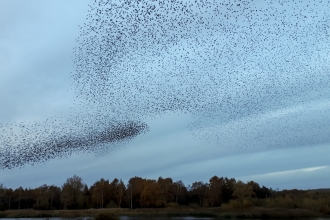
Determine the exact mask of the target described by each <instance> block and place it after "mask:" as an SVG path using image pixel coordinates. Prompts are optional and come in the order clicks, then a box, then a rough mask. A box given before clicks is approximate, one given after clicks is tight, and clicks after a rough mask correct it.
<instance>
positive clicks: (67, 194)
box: [61, 175, 84, 209]
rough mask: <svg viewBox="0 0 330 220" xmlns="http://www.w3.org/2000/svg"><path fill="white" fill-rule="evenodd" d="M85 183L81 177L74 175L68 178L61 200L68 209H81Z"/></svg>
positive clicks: (63, 187)
mask: <svg viewBox="0 0 330 220" xmlns="http://www.w3.org/2000/svg"><path fill="white" fill-rule="evenodd" d="M83 189H84V183H83V182H82V179H81V177H79V176H76V175H74V176H73V177H70V178H68V179H67V180H66V182H65V183H64V184H63V186H62V194H61V200H62V203H63V206H64V208H66V209H79V208H81V207H82V204H83V196H82V191H83Z"/></svg>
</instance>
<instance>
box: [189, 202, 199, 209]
mask: <svg viewBox="0 0 330 220" xmlns="http://www.w3.org/2000/svg"><path fill="white" fill-rule="evenodd" d="M189 207H190V208H192V209H198V208H200V206H199V205H198V204H197V203H190V204H189Z"/></svg>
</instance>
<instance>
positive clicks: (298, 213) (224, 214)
mask: <svg viewBox="0 0 330 220" xmlns="http://www.w3.org/2000/svg"><path fill="white" fill-rule="evenodd" d="M101 212H113V213H115V214H116V215H118V216H136V217H142V216H143V217H155V216H161V217H185V216H193V217H209V218H221V219H224V218H228V219H230V218H244V219H245V218H251V219H252V218H254V219H255V218H260V219H261V218H262V219H267V218H272V219H274V218H278V219H280V218H310V217H323V218H329V217H330V216H326V215H323V214H322V213H318V212H312V211H309V210H305V209H287V208H264V207H256V206H254V207H250V208H246V209H236V210H234V209H224V208H221V207H219V208H198V209H192V208H189V207H187V208H186V207H185V208H180V209H178V208H142V209H133V210H131V209H127V208H105V209H81V210H33V209H28V210H24V209H21V210H6V211H2V212H0V218H50V217H66V218H79V217H95V216H96V215H97V214H98V213H101Z"/></svg>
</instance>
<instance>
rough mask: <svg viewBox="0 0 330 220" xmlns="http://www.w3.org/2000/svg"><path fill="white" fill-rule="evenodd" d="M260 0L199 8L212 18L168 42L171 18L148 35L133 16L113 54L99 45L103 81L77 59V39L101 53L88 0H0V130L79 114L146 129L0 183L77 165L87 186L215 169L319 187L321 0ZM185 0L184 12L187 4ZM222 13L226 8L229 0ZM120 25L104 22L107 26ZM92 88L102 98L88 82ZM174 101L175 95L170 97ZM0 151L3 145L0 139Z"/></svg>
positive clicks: (323, 179) (324, 92)
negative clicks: (243, 8) (107, 59)
mask: <svg viewBox="0 0 330 220" xmlns="http://www.w3.org/2000/svg"><path fill="white" fill-rule="evenodd" d="M223 2H224V3H226V1H223ZM266 2H268V3H269V2H271V1H254V3H253V4H252V3H251V5H248V6H249V9H255V10H256V9H258V10H260V11H261V10H263V11H262V12H263V13H261V12H260V13H259V12H258V13H256V14H253V13H252V12H251V13H250V14H249V12H244V13H245V14H244V13H242V14H241V17H239V16H238V19H237V18H236V20H235V18H234V17H231V18H230V19H229V20H228V21H226V22H225V21H224V22H223V23H221V22H222V20H221V19H220V18H219V19H218V18H217V17H216V19H213V18H212V19H211V18H209V17H208V15H207V14H202V13H200V16H202V17H203V18H204V19H205V21H210V20H212V22H213V23H210V24H204V26H203V25H202V26H200V27H199V26H198V27H199V28H196V27H197V26H194V23H192V24H191V26H192V28H190V27H189V25H183V26H182V27H181V26H180V27H181V28H182V30H183V33H185V34H186V35H185V37H182V36H181V37H180V35H178V34H177V35H175V36H176V37H174V38H175V39H174V40H173V41H175V44H174V43H173V44H172V43H171V42H170V43H168V41H167V40H168V38H167V37H168V36H169V35H170V32H171V31H176V32H175V33H179V31H178V30H174V29H173V30H172V29H171V27H170V24H171V22H169V23H166V22H165V21H164V23H163V24H158V26H156V27H157V28H161V27H163V28H164V29H165V31H164V35H163V36H158V35H157V36H156V39H158V40H159V41H158V43H153V42H152V41H151V40H150V39H151V38H150V39H149V35H143V34H144V33H146V32H143V30H144V26H143V24H142V23H141V26H138V27H139V29H140V32H137V33H136V35H135V36H137V37H136V38H138V39H137V40H136V39H135V38H133V37H132V36H125V38H124V37H123V38H124V39H123V42H126V44H123V45H120V46H118V45H117V46H116V47H117V49H118V48H120V49H121V50H120V51H119V52H118V51H117V52H113V51H110V52H111V54H112V56H114V58H113V59H114V60H116V65H114V66H111V70H109V72H108V73H107V74H108V75H106V76H111V77H112V78H111V77H110V80H109V82H107V83H104V82H103V81H102V80H100V78H98V76H99V75H98V74H99V73H100V72H98V71H99V68H100V66H101V67H102V68H104V65H103V64H99V63H98V64H95V63H94V64H90V63H89V62H87V61H86V59H81V56H82V57H84V56H86V57H87V58H90V59H94V58H95V57H93V56H91V55H86V54H87V53H86V48H87V49H88V48H89V49H91V50H92V51H94V52H95V50H96V49H95V48H98V49H97V50H101V51H103V52H104V53H106V52H109V47H108V46H104V43H103V44H102V43H98V44H97V43H91V42H94V41H93V39H99V40H100V39H102V38H101V37H100V36H97V37H95V38H91V37H90V36H91V32H93V31H92V30H91V28H90V27H98V25H99V24H98V23H97V22H96V23H93V21H92V23H90V24H89V25H86V23H87V21H86V17H87V15H88V14H90V13H93V10H92V12H90V11H91V9H92V8H93V7H94V6H95V5H93V1H90V0H72V1H64V0H57V1H41V0H31V1H28V2H27V1H20V0H11V1H8V0H0V30H1V31H0V125H1V126H0V128H2V135H0V137H1V138H3V140H4V139H5V138H10V136H13V137H18V138H20V137H19V135H20V131H19V130H18V129H16V128H14V130H13V132H14V133H13V134H14V135H13V134H12V133H10V132H9V129H8V128H13V127H14V125H17V124H23V125H26V126H29V125H31V124H33V123H39V125H38V126H39V127H37V129H39V130H40V129H47V126H49V124H47V123H45V121H46V120H47V119H52V120H53V119H54V118H59V119H61V120H64V121H66V120H67V121H70V120H71V121H70V122H72V121H73V122H75V120H77V119H76V118H78V119H79V118H80V117H85V116H82V115H83V114H85V113H86V112H88V113H89V114H92V115H93V114H95V115H96V114H97V115H98V114H102V116H106V117H109V118H112V117H118V118H120V117H122V118H126V119H128V120H135V119H136V120H141V121H143V122H144V123H146V124H147V125H148V127H149V131H148V132H145V133H143V134H141V135H138V136H136V137H134V138H132V139H131V140H129V141H127V142H125V143H123V144H121V143H120V144H118V146H116V147H115V148H111V146H112V144H111V143H110V144H109V145H111V146H110V147H109V149H114V150H109V151H108V152H105V153H102V155H100V154H93V153H81V154H80V153H77V152H74V153H72V154H71V155H69V156H66V157H58V158H54V159H50V160H47V161H45V162H40V163H35V164H33V165H31V164H25V166H23V167H14V168H11V169H6V168H3V169H0V183H3V184H4V186H6V187H12V188H17V187H19V186H22V187H24V188H28V187H38V186H41V185H42V184H49V185H51V184H54V185H58V186H61V185H62V184H63V183H64V182H65V180H66V179H67V178H69V177H71V176H73V175H78V176H80V177H82V179H83V181H84V182H85V183H86V184H87V185H89V186H90V185H92V184H93V183H94V182H96V181H97V180H99V179H100V178H105V179H109V180H112V179H114V178H121V179H122V180H123V181H125V182H127V181H128V180H129V179H130V178H131V177H134V176H140V177H143V178H151V179H157V178H158V177H160V176H162V177H163V178H165V177H171V178H173V180H182V181H183V182H184V183H185V184H186V185H188V184H191V183H192V182H194V181H204V182H207V181H208V180H209V179H210V178H211V177H212V176H214V175H217V176H219V177H220V176H227V177H230V178H235V179H237V180H242V181H250V180H253V181H255V182H258V183H259V184H260V185H264V186H266V187H272V188H273V189H292V188H297V189H314V188H329V187H330V162H329V159H328V158H329V155H330V135H329V132H330V114H329V109H330V99H329V95H328V94H330V88H329V82H330V72H329V71H330V68H329V67H330V57H329V54H330V48H329V45H328V43H327V42H328V41H327V40H328V39H329V34H328V33H329V31H330V29H329V25H328V26H327V25H326V24H327V23H329V13H328V12H327V11H326V8H327V7H325V6H328V5H326V4H328V3H326V2H327V1H318V2H315V1H305V2H304V3H299V4H298V5H297V4H296V3H297V2H298V1H279V2H280V3H283V4H284V6H283V5H281V4H280V3H274V4H266ZM285 4H289V5H290V7H287V6H288V5H285ZM291 6H292V7H291ZM104 7H108V5H107V6H104ZM132 7H133V6H132ZM194 7H195V6H191V8H192V9H191V10H192V11H193V12H195V11H198V9H197V8H194ZM233 7H235V6H233ZM237 7H238V5H237ZM213 9H214V8H212V6H211V9H210V10H213ZM221 10H222V13H223V14H226V13H234V12H233V10H240V9H235V8H234V9H230V10H229V9H224V8H222V9H221ZM264 12H267V13H268V14H267V13H264ZM298 12H300V15H297V14H298ZM127 13H133V12H132V11H128V12H127ZM162 13H163V12H162ZM217 15H218V16H220V14H217ZM226 15H227V14H226ZM248 15H249V16H248ZM269 15H271V16H272V17H271V16H269ZM295 15H297V16H298V17H297V16H296V17H295ZM113 16H114V17H113V19H114V20H116V19H118V21H120V18H118V17H117V16H115V15H113ZM196 16H197V15H196ZM299 16H302V17H299ZM304 16H305V17H304ZM256 17H258V18H256ZM269 17H270V18H269ZM242 18H244V19H242ZM304 18H305V19H304ZM218 20H219V21H218ZM220 20H221V22H220ZM172 22H173V21H172ZM217 22H219V23H217ZM84 24H85V25H84ZM126 24H127V27H128V25H129V24H131V23H129V21H127V23H126ZM148 24H149V23H148V22H146V25H148ZM216 24H222V26H221V27H220V26H216ZM256 24H258V25H256ZM92 25H94V26H92ZM162 25H163V26H162ZM127 27H125V25H124V27H123V29H121V26H114V27H113V29H112V32H111V33H113V34H114V35H116V34H117V33H118V31H120V30H121V31H123V30H126V29H127ZM209 27H211V28H210V29H209ZM246 27H250V28H251V29H249V30H247V29H246ZM125 28H126V29H125ZM157 28H155V29H154V30H155V33H154V34H157V33H158V32H159V30H158V29H157ZM185 28H186V29H185ZM189 28H190V29H189ZM194 28H195V29H194ZM226 28H228V30H227V29H226ZM276 28H278V29H276ZM128 29H129V28H128ZM82 30H85V31H86V32H82ZM166 30H168V32H166ZM82 33H85V35H84V34H82ZM86 33H87V34H86ZM98 33H99V35H102V34H100V31H99V32H98ZM142 36H143V37H142ZM178 36H179V37H178ZM100 41H101V40H100ZM86 42H87V43H86ZM130 42H133V44H129V43H130ZM159 42H160V43H159ZM86 44H87V46H85V45H86ZM95 44H96V45H100V47H95V48H94V46H95ZM91 45H92V46H91ZM136 45H138V46H136ZM141 45H142V46H141ZM164 45H165V46H166V48H165V49H164V47H163V46H164ZM77 48H83V50H81V51H83V52H81V51H79V49H77ZM99 48H100V49H99ZM145 48H147V49H145ZM122 51H124V52H122ZM121 52H122V53H123V54H121ZM150 54H152V55H150ZM181 55H183V56H181ZM97 59H99V56H97ZM206 60H207V61H206ZM102 65H103V66H102ZM123 70H127V71H125V72H124V71H123ZM79 71H80V72H79ZM102 71H103V69H102ZM75 73H79V74H81V75H83V74H86V75H85V76H93V77H92V79H91V80H90V81H88V82H87V86H89V87H88V89H86V88H85V87H84V86H85V84H86V82H85V84H84V85H83V84H82V83H81V82H80V83H77V80H76V79H75V77H72V76H73V74H75ZM117 73H121V74H117ZM116 74H117V75H116ZM76 76H77V75H76ZM80 79H81V80H83V79H84V78H83V77H82V78H80ZM93 83H94V84H96V85H98V86H97V88H96V89H95V88H94V87H92V85H93ZM100 85H102V89H103V90H102V91H105V93H106V95H104V94H103V93H101V92H100V91H99V90H97V89H99V88H101V87H100ZM82 88H83V89H82ZM139 91H142V92H139ZM107 92H109V94H110V92H112V93H111V94H112V96H111V97H110V96H109V94H108V93H107ZM88 94H94V96H93V97H94V98H93V99H92V98H91V97H90V96H89V95H88ZM95 95H96V97H97V98H95ZM173 97H175V98H177V100H180V101H177V102H175V103H174V104H173V102H174V101H173V100H176V99H174V98H173ZM95 100H96V103H98V104H95ZM162 106H165V107H162ZM173 106H174V107H173ZM169 107H171V108H169ZM162 108H163V109H162ZM159 109H161V110H159ZM81 112H84V113H81ZM100 112H102V113H100ZM73 118H74V119H73ZM43 126H44V127H45V128H44V127H43ZM69 126H70V124H69ZM31 128H33V129H34V128H35V127H31ZM33 129H32V130H31V132H32V133H33V132H37V131H33ZM57 132H59V133H61V131H57ZM0 143H2V144H3V143H5V142H4V141H2V142H1V140H0ZM12 143H14V142H12ZM15 147H17V146H16V145H13V146H12V148H15ZM90 147H91V148H94V147H95V148H97V146H90ZM18 149H19V148H18ZM0 150H2V151H3V152H5V150H6V148H5V147H4V146H1V145H0ZM23 154H24V152H23Z"/></svg>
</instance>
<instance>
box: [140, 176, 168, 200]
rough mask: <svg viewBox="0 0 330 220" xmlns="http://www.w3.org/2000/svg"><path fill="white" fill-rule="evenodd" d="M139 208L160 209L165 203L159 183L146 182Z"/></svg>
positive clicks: (153, 181)
mask: <svg viewBox="0 0 330 220" xmlns="http://www.w3.org/2000/svg"><path fill="white" fill-rule="evenodd" d="M140 197H141V198H140V203H141V206H146V207H160V206H163V205H164V204H165V202H166V200H165V198H164V196H163V194H162V190H161V187H160V185H159V183H157V182H156V181H155V180H146V182H145V184H144V188H143V191H142V193H141V196H140Z"/></svg>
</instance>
